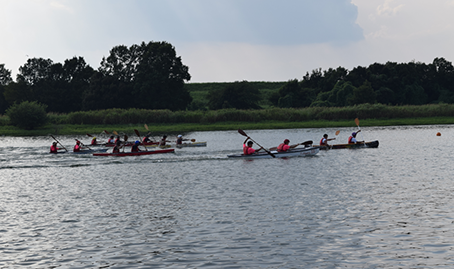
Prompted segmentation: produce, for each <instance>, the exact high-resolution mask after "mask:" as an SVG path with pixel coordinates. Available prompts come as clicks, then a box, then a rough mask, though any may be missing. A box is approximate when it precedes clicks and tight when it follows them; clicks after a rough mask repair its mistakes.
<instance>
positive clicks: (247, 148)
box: [243, 137, 262, 155]
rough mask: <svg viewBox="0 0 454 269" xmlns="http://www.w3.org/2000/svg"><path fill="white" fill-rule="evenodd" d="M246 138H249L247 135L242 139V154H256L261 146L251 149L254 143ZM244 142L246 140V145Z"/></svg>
mask: <svg viewBox="0 0 454 269" xmlns="http://www.w3.org/2000/svg"><path fill="white" fill-rule="evenodd" d="M248 140H249V137H248V138H246V140H244V142H243V154H244V155H252V154H257V152H259V151H260V150H261V149H262V148H259V149H257V150H255V149H253V148H252V145H253V144H254V142H252V141H248ZM246 142H247V145H246Z"/></svg>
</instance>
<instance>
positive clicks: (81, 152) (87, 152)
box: [49, 149, 108, 154]
mask: <svg viewBox="0 0 454 269" xmlns="http://www.w3.org/2000/svg"><path fill="white" fill-rule="evenodd" d="M107 150H108V149H84V150H81V151H78V152H74V151H61V150H60V151H58V152H56V153H52V152H49V153H50V154H63V153H65V154H66V153H67V154H92V153H98V152H106V151H107Z"/></svg>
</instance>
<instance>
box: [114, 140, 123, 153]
mask: <svg viewBox="0 0 454 269" xmlns="http://www.w3.org/2000/svg"><path fill="white" fill-rule="evenodd" d="M122 147H123V146H122V145H121V141H120V140H118V141H117V142H116V143H115V146H114V147H113V149H112V153H120V149H121V148H122Z"/></svg>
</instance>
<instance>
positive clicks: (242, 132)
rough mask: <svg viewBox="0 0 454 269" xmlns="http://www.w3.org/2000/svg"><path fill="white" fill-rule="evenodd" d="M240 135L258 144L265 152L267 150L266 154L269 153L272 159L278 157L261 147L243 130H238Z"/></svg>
mask: <svg viewBox="0 0 454 269" xmlns="http://www.w3.org/2000/svg"><path fill="white" fill-rule="evenodd" d="M238 133H240V134H241V135H242V136H245V137H247V138H249V139H250V140H251V141H252V142H254V143H255V144H257V146H259V147H261V148H262V149H263V150H265V151H266V153H268V154H269V155H271V157H273V158H276V156H274V154H273V153H271V152H270V151H269V150H267V149H266V148H264V147H262V146H260V144H259V143H257V142H255V141H254V139H252V138H250V137H249V136H248V135H247V134H246V133H245V132H244V131H243V130H241V129H238Z"/></svg>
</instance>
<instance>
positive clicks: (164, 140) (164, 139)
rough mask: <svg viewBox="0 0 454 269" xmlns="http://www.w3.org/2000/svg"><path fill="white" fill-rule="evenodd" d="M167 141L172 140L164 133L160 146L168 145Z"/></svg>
mask: <svg viewBox="0 0 454 269" xmlns="http://www.w3.org/2000/svg"><path fill="white" fill-rule="evenodd" d="M166 142H170V141H167V135H164V136H163V137H162V139H161V141H159V146H160V147H162V146H165V145H166Z"/></svg>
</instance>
